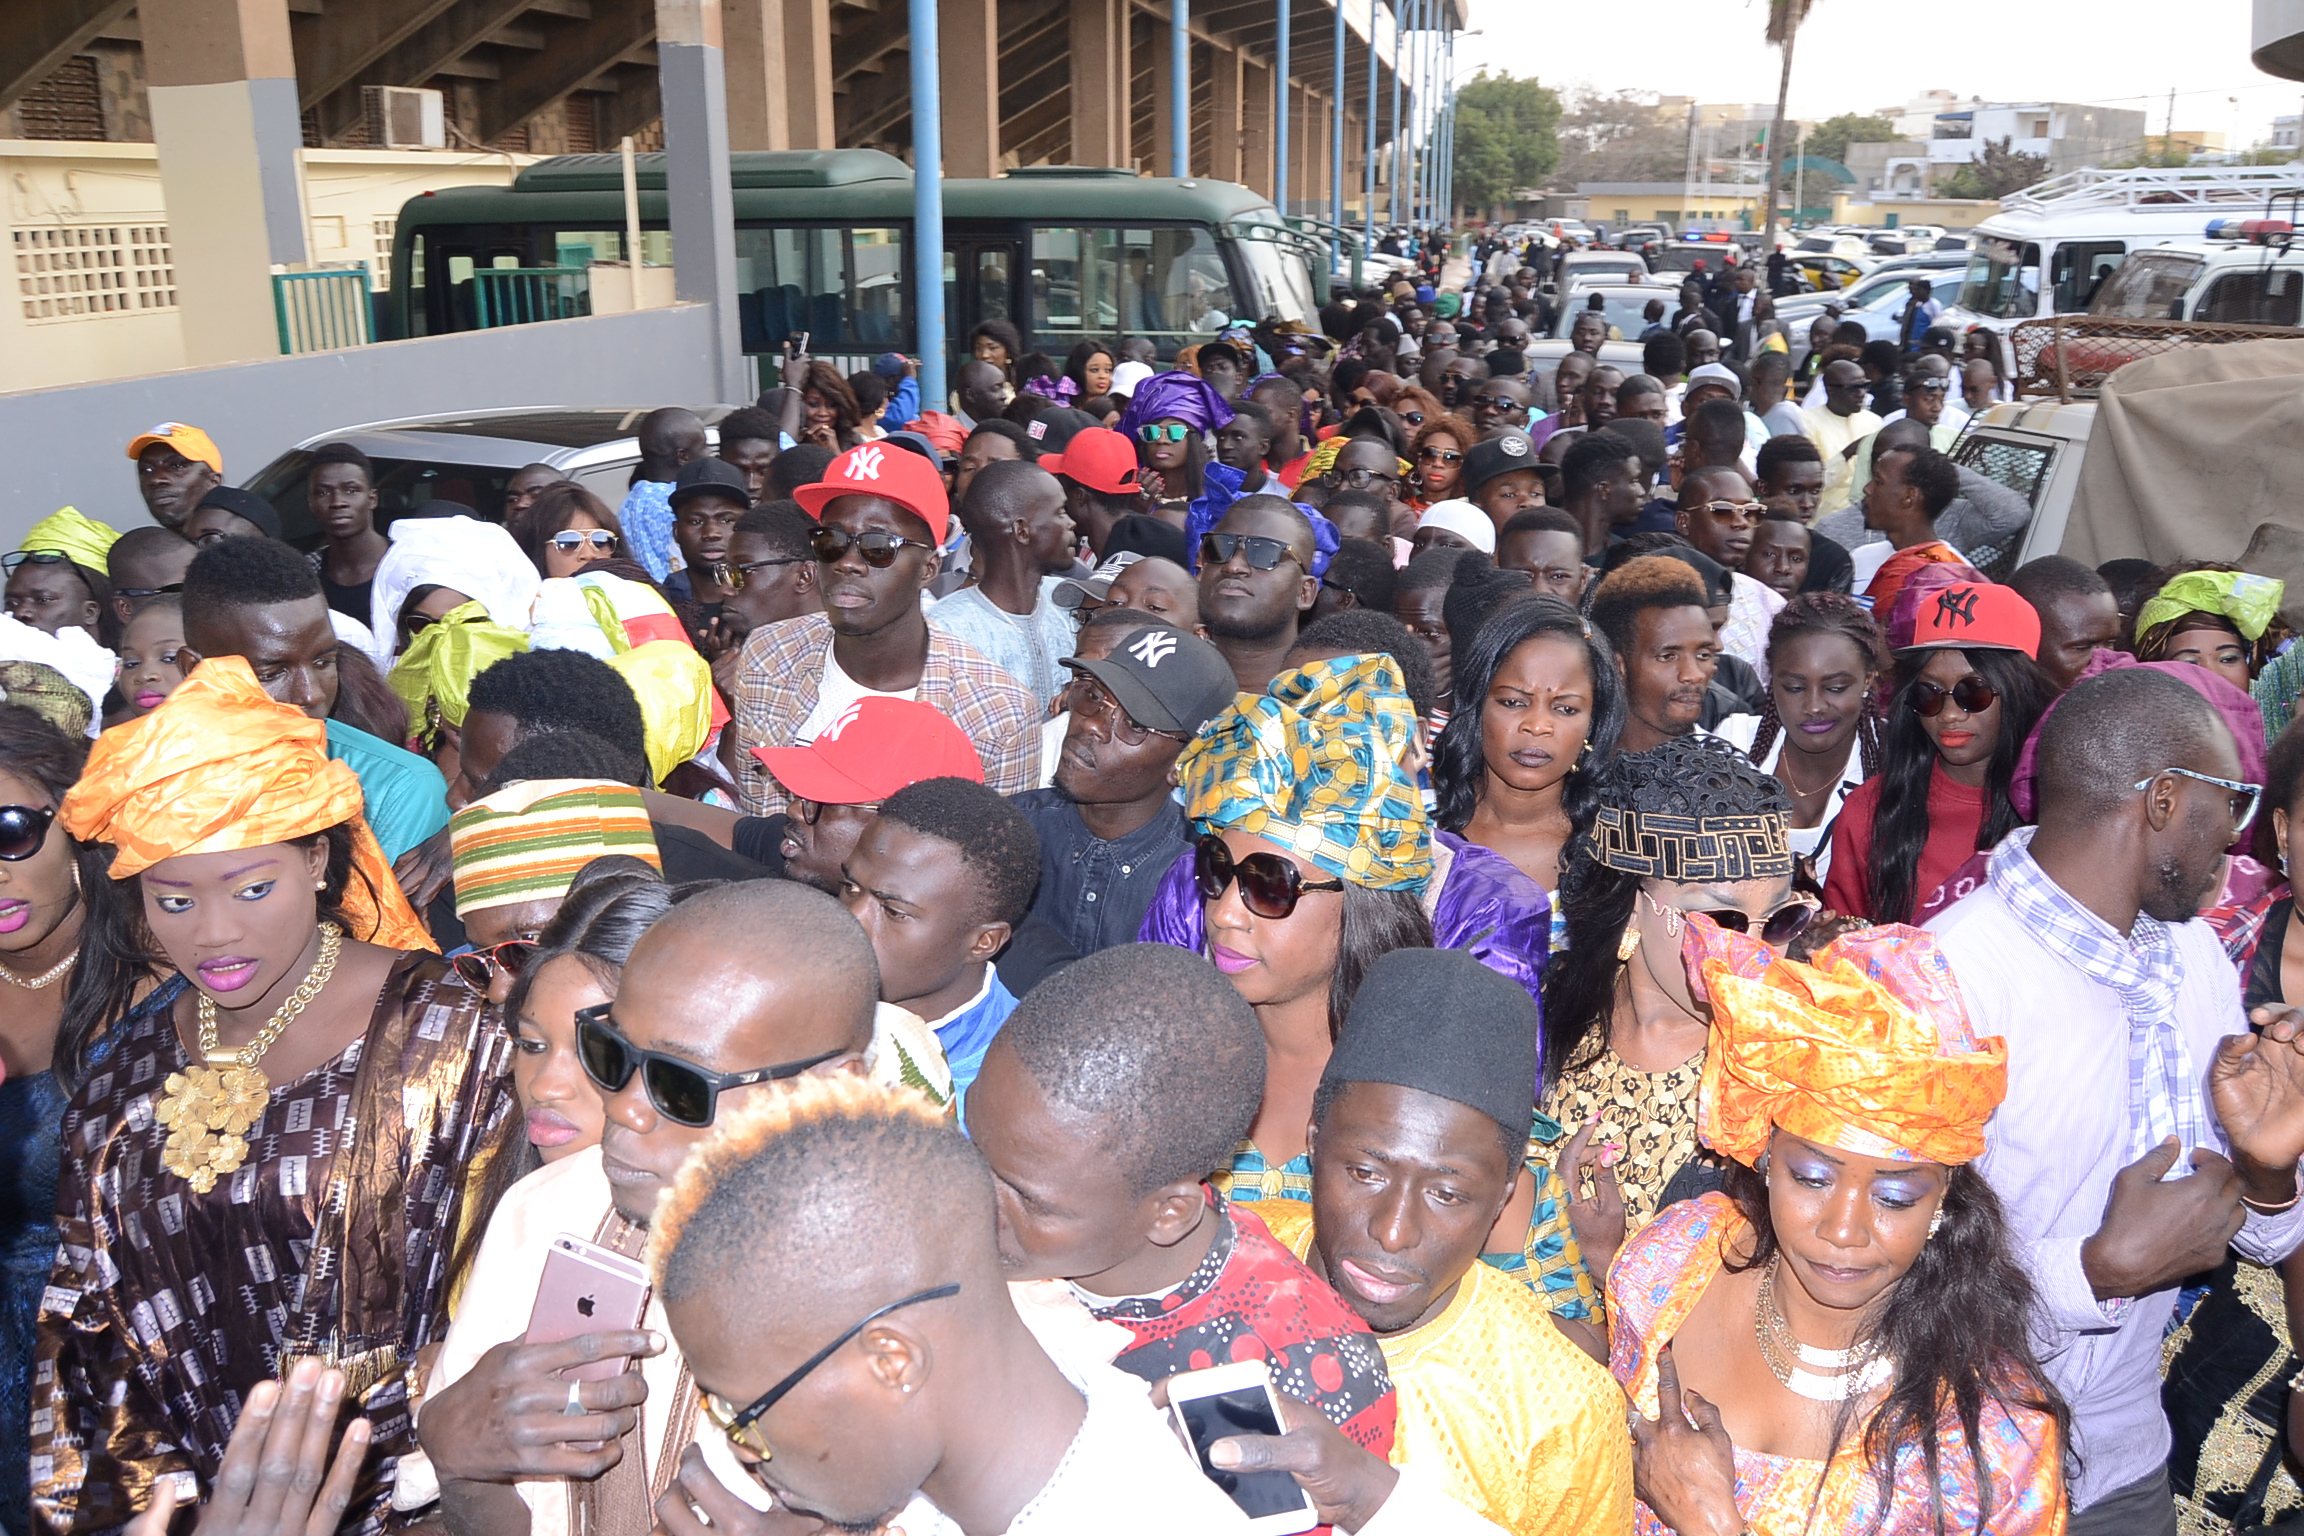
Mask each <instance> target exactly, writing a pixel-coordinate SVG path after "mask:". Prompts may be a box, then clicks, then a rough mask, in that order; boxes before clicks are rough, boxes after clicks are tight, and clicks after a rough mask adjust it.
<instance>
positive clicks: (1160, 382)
mask: <svg viewBox="0 0 2304 1536" xmlns="http://www.w3.org/2000/svg"><path fill="white" fill-rule="evenodd" d="M1231 419H1232V407H1231V406H1230V405H1229V404H1227V403H1226V402H1225V399H1224V397H1223V396H1222V395H1220V394H1218V393H1216V389H1215V386H1213V385H1211V384H1210V383H1209V382H1208V381H1207V380H1206V379H1203V378H1201V377H1200V376H1199V375H1198V374H1196V373H1187V372H1186V371H1185V370H1183V369H1182V368H1177V369H1173V370H1171V371H1169V372H1167V373H1156V374H1154V375H1152V377H1151V378H1149V379H1146V380H1145V381H1144V382H1143V383H1142V384H1141V385H1139V386H1138V387H1137V390H1136V393H1134V394H1133V395H1130V396H1129V397H1128V409H1126V410H1124V411H1122V412H1121V413H1120V423H1119V427H1118V430H1119V431H1120V432H1121V433H1122V434H1123V435H1124V436H1130V437H1133V436H1134V435H1135V433H1136V429H1137V428H1138V427H1141V426H1144V425H1145V424H1147V423H1148V422H1155V421H1180V422H1183V423H1184V424H1185V425H1186V426H1188V427H1190V428H1191V429H1192V430H1193V431H1195V432H1213V431H1215V430H1216V429H1217V428H1218V427H1220V426H1222V425H1224V423H1226V422H1228V421H1230V420H1231Z"/></svg>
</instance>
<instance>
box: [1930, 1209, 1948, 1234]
mask: <svg viewBox="0 0 2304 1536" xmlns="http://www.w3.org/2000/svg"><path fill="white" fill-rule="evenodd" d="M1943 1230H1944V1207H1942V1206H1938V1207H1936V1214H1935V1215H1933V1216H1931V1217H1929V1218H1928V1235H1929V1236H1930V1237H1934V1236H1935V1235H1936V1234H1937V1233H1939V1232H1941V1231H1943Z"/></svg>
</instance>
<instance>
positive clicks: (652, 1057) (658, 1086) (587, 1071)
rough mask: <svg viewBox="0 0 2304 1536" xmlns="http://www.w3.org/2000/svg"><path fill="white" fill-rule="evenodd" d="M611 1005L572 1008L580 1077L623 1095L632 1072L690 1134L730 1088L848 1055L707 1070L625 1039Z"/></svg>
mask: <svg viewBox="0 0 2304 1536" xmlns="http://www.w3.org/2000/svg"><path fill="white" fill-rule="evenodd" d="M611 1006H613V1005H611V1004H608V1003H601V1004H599V1005H597V1006H595V1007H591V1008H579V1009H577V1010H576V1055H577V1058H578V1059H579V1060H581V1061H582V1062H583V1063H584V1075H585V1076H586V1077H589V1078H591V1079H592V1081H593V1083H594V1084H595V1085H596V1086H597V1087H598V1088H599V1089H600V1091H601V1092H602V1093H622V1092H623V1091H624V1085H625V1084H626V1083H629V1082H631V1081H632V1074H633V1073H635V1072H637V1073H639V1074H640V1086H641V1087H642V1088H644V1089H646V1090H647V1093H648V1102H649V1103H650V1104H651V1105H653V1106H655V1109H656V1113H658V1114H660V1115H662V1116H663V1117H664V1118H665V1119H667V1120H669V1121H671V1122H672V1123H673V1124H674V1125H684V1126H687V1127H688V1128H689V1129H690V1130H701V1129H702V1128H704V1127H705V1126H708V1125H710V1124H711V1123H712V1119H713V1116H714V1115H716V1114H717V1113H719V1109H720V1095H721V1094H722V1093H723V1092H725V1091H726V1090H728V1089H730V1088H748V1087H750V1086H751V1085H752V1084H754V1083H774V1082H781V1081H783V1080H784V1079H785V1078H788V1077H798V1076H799V1075H800V1074H801V1073H803V1072H805V1071H807V1070H808V1069H809V1068H810V1067H820V1066H822V1065H823V1064H824V1063H826V1062H828V1061H831V1060H833V1059H835V1058H836V1057H839V1056H842V1055H844V1054H846V1053H845V1052H842V1051H826V1052H824V1053H823V1054H821V1055H817V1056H811V1057H809V1058H807V1059H806V1060H805V1061H787V1062H783V1063H781V1064H779V1065H777V1066H773V1067H761V1068H759V1069H757V1070H755V1071H751V1072H708V1071H706V1070H705V1069H704V1068H702V1067H699V1066H697V1065H696V1064H695V1063H694V1062H691V1061H682V1060H681V1059H680V1058H679V1057H677V1056H667V1055H665V1054H664V1053H663V1052H661V1051H644V1050H642V1049H641V1048H640V1047H639V1046H636V1045H634V1044H633V1043H632V1042H631V1041H629V1040H627V1039H625V1038H624V1037H623V1036H622V1035H621V1034H618V1033H617V1031H616V1026H615V1025H614V1024H613V1023H611V1022H610V1021H609V1012H608V1010H609V1008H610V1007H611Z"/></svg>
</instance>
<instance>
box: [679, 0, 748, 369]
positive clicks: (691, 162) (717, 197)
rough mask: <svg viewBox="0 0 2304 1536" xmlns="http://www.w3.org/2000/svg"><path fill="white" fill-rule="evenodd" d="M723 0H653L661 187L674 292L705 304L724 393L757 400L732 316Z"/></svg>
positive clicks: (732, 222)
mask: <svg viewBox="0 0 2304 1536" xmlns="http://www.w3.org/2000/svg"><path fill="white" fill-rule="evenodd" d="M721 36H722V34H721V29H720V0H656V70H657V76H658V79H659V81H660V83H661V88H662V95H663V101H664V188H665V196H666V201H667V202H668V204H669V205H670V212H671V224H672V291H673V294H674V296H675V297H677V298H678V299H679V300H680V302H681V303H683V304H709V305H711V306H713V308H714V311H715V319H716V322H717V323H716V324H715V325H714V326H713V328H712V338H713V356H712V359H711V364H712V376H713V377H714V378H715V379H717V380H718V381H719V387H720V398H721V399H722V400H723V401H728V402H731V403H736V404H741V403H743V402H744V401H747V400H749V399H751V398H752V389H751V378H750V375H749V372H748V371H747V369H746V367H745V364H744V349H743V342H742V338H741V336H740V335H739V333H738V330H737V323H736V197H735V193H734V192H733V191H731V190H730V188H729V185H728V79H727V60H726V57H725V56H724V54H723V53H722V50H721V46H720V44H721Z"/></svg>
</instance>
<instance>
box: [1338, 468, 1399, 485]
mask: <svg viewBox="0 0 2304 1536" xmlns="http://www.w3.org/2000/svg"><path fill="white" fill-rule="evenodd" d="M1336 479H1337V480H1338V482H1339V483H1341V484H1343V485H1345V486H1347V487H1349V488H1351V489H1352V490H1360V489H1361V488H1363V487H1365V486H1371V485H1398V484H1399V483H1400V477H1399V476H1398V475H1396V474H1394V473H1392V471H1390V470H1388V469H1340V470H1338V471H1336Z"/></svg>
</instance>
